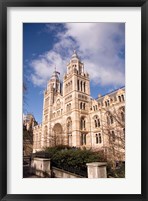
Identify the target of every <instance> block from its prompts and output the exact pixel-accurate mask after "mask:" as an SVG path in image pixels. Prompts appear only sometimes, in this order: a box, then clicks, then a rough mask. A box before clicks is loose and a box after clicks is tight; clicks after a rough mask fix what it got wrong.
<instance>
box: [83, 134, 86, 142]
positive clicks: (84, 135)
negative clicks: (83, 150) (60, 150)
mask: <svg viewBox="0 0 148 201" xmlns="http://www.w3.org/2000/svg"><path fill="white" fill-rule="evenodd" d="M83 137H84V144H85V145H86V134H83Z"/></svg>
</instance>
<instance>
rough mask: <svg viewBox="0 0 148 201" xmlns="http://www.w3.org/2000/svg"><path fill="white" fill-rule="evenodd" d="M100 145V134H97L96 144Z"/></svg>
mask: <svg viewBox="0 0 148 201" xmlns="http://www.w3.org/2000/svg"><path fill="white" fill-rule="evenodd" d="M98 143H99V137H98V134H96V144H98Z"/></svg>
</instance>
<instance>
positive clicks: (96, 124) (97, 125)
mask: <svg viewBox="0 0 148 201" xmlns="http://www.w3.org/2000/svg"><path fill="white" fill-rule="evenodd" d="M94 123H95V128H97V127H100V119H99V118H98V116H97V115H96V116H95V117H94Z"/></svg>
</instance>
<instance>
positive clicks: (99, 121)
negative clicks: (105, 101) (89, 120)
mask: <svg viewBox="0 0 148 201" xmlns="http://www.w3.org/2000/svg"><path fill="white" fill-rule="evenodd" d="M98 127H100V119H98Z"/></svg>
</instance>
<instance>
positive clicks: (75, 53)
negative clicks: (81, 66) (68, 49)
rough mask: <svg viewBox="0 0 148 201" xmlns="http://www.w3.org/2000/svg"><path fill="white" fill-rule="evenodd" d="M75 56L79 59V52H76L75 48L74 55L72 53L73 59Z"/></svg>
mask: <svg viewBox="0 0 148 201" xmlns="http://www.w3.org/2000/svg"><path fill="white" fill-rule="evenodd" d="M73 58H77V59H79V57H78V55H77V52H76V50H75V49H74V51H73V55H72V59H73Z"/></svg>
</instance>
